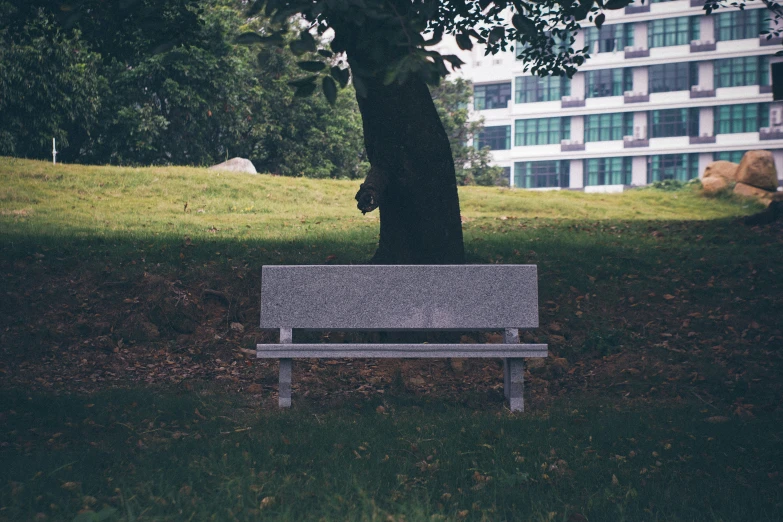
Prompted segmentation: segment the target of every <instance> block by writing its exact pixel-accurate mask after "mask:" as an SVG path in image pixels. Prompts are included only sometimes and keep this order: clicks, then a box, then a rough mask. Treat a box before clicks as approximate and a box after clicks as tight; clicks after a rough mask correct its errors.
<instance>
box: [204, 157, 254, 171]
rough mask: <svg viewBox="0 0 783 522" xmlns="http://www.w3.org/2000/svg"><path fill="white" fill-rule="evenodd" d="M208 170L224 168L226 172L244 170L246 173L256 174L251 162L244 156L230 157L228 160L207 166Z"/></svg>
mask: <svg viewBox="0 0 783 522" xmlns="http://www.w3.org/2000/svg"><path fill="white" fill-rule="evenodd" d="M209 169H210V170H225V171H228V172H246V173H248V174H258V172H256V168H255V166H253V162H252V161H250V160H249V159H245V158H231V159H230V160H228V161H224V162H223V163H219V164H217V165H213V166H211V167H209Z"/></svg>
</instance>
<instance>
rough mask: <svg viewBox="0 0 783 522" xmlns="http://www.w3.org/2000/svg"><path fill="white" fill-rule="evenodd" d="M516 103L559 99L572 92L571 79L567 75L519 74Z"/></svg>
mask: <svg viewBox="0 0 783 522" xmlns="http://www.w3.org/2000/svg"><path fill="white" fill-rule="evenodd" d="M515 88H516V91H515V95H516V96H515V99H514V101H515V103H533V102H542V101H559V100H560V98H562V97H563V96H568V95H570V94H571V80H569V79H568V77H566V76H545V77H543V78H542V77H540V76H517V81H516V87H515Z"/></svg>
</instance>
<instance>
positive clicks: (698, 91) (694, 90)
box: [691, 85, 715, 98]
mask: <svg viewBox="0 0 783 522" xmlns="http://www.w3.org/2000/svg"><path fill="white" fill-rule="evenodd" d="M714 97H715V89H704V88H702V87H699V86H698V85H694V86H693V87H691V98H714Z"/></svg>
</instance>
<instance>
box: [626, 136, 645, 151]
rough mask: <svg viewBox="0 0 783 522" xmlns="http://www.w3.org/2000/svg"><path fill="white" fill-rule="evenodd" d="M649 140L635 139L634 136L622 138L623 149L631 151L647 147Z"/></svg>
mask: <svg viewBox="0 0 783 522" xmlns="http://www.w3.org/2000/svg"><path fill="white" fill-rule="evenodd" d="M649 146H650V140H648V139H647V138H637V137H635V136H623V148H625V149H631V148H636V147H649Z"/></svg>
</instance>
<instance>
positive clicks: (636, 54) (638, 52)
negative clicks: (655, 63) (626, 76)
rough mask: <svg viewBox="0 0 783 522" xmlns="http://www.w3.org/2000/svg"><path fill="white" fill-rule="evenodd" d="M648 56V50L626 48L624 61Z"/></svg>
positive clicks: (643, 48)
mask: <svg viewBox="0 0 783 522" xmlns="http://www.w3.org/2000/svg"><path fill="white" fill-rule="evenodd" d="M648 56H650V50H649V49H647V48H645V47H626V48H625V59H626V60H627V59H629V58H647V57H648Z"/></svg>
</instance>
